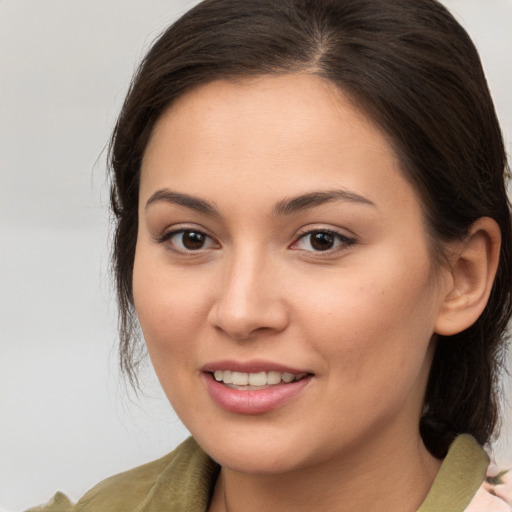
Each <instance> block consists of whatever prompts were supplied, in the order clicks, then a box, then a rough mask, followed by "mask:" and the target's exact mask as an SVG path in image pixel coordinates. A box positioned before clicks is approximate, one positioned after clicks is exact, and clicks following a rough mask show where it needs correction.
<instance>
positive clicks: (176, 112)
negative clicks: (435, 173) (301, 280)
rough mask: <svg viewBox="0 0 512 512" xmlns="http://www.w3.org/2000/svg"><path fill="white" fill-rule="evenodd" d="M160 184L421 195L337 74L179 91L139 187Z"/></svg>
mask: <svg viewBox="0 0 512 512" xmlns="http://www.w3.org/2000/svg"><path fill="white" fill-rule="evenodd" d="M398 185H400V186H398ZM164 186H165V187H169V188H172V189H173V190H176V189H178V191H180V188H183V187H184V188H189V189H192V190H193V192H194V193H195V194H203V195H204V196H205V197H211V196H212V195H213V194H216V193H225V191H226V188H227V189H229V190H231V191H232V192H233V194H236V193H238V191H240V190H243V189H244V188H245V189H246V188H247V187H251V190H252V192H253V194H252V195H251V197H255V196H257V195H258V194H259V195H261V193H262V192H265V194H266V195H269V196H271V195H276V197H274V199H275V200H279V199H280V198H279V197H277V194H278V193H279V194H281V196H282V195H283V194H285V192H286V191H287V189H289V193H287V194H285V195H294V194H296V193H305V192H308V191H309V190H311V189H321V190H325V189H326V188H340V187H344V188H349V189H359V190H358V192H362V191H364V193H365V195H368V194H369V195H370V196H371V195H374V194H377V195H378V194H381V192H382V191H383V189H386V190H388V191H389V192H390V194H388V196H389V197H388V198H387V200H388V202H389V201H392V202H394V203H395V206H396V207H400V201H404V200H405V199H407V198H408V199H409V200H410V201H411V200H412V201H413V202H416V195H415V193H414V191H413V190H412V188H411V187H410V186H408V185H407V184H406V183H405V182H404V178H403V176H402V172H401V169H400V163H399V161H398V159H397V157H396V155H395V153H394V151H393V149H392V147H391V145H390V144H389V142H388V140H387V137H386V135H385V134H384V133H383V132H382V131H381V130H380V129H379V128H378V127H377V126H376V125H375V124H374V123H373V122H372V121H371V120H369V119H368V118H367V116H365V115H364V114H363V113H361V112H360V111H359V110H357V109H356V108H355V107H354V105H353V104H352V103H351V102H350V101H349V99H348V98H347V97H346V96H345V95H344V94H343V93H342V91H340V90H339V89H338V88H337V87H336V86H335V85H334V84H332V83H331V82H329V81H327V80H324V79H322V78H319V77H316V76H312V75H306V74H289V75H279V76H263V77H258V78H251V79H244V80H239V81H236V82H235V81H227V80H222V81H221V80H219V81H215V82H211V83H209V84H206V85H202V86H200V87H198V88H195V89H193V90H191V91H189V92H187V93H186V94H184V95H183V96H181V97H180V98H179V99H178V100H177V101H176V102H175V103H174V104H173V105H172V106H171V107H170V108H169V109H168V110H167V111H166V112H164V114H163V115H162V116H161V118H160V119H159V121H158V122H157V124H156V126H155V129H154V131H153V133H152V136H151V138H150V141H149V143H148V146H147V149H146V153H145V155H144V160H143V166H142V180H141V194H142V195H146V196H147V195H148V194H150V193H152V192H154V190H155V189H157V188H159V187H164ZM398 190H400V191H401V192H402V193H403V195H404V197H403V198H401V199H400V200H397V199H399V198H398V197H397V191H398ZM183 191H185V192H188V190H183ZM356 191H357V190H356ZM381 195H382V194H381ZM242 196H243V195H238V196H236V197H239V198H241V197H242ZM212 199H214V200H215V198H213V197H212ZM369 199H370V200H372V201H373V199H372V197H369ZM374 202H375V201H374Z"/></svg>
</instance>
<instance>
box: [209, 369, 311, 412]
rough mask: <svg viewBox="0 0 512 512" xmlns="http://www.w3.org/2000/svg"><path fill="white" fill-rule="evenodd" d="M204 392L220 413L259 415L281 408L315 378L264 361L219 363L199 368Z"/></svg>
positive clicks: (302, 370)
mask: <svg viewBox="0 0 512 512" xmlns="http://www.w3.org/2000/svg"><path fill="white" fill-rule="evenodd" d="M202 374H203V377H204V379H205V380H204V382H205V385H206V389H207V390H208V393H209V395H210V397H211V398H212V400H213V401H214V402H215V403H216V404H217V405H218V406H219V407H221V408H222V409H224V410H226V411H228V412H230V413H236V414H262V413H266V412H269V411H272V410H274V409H278V408H281V407H284V406H285V405H286V404H288V403H290V402H292V401H293V400H295V399H296V398H297V397H298V396H299V395H301V394H302V393H304V392H305V390H306V389H307V388H309V384H311V382H312V381H313V377H314V374H313V373H310V372H308V371H305V370H304V369H300V370H299V369H294V368H291V367H287V366H282V365H280V364H275V363H272V362H265V361H251V362H244V363H243V362H235V361H219V362H216V363H212V364H209V365H207V366H205V367H203V368H202Z"/></svg>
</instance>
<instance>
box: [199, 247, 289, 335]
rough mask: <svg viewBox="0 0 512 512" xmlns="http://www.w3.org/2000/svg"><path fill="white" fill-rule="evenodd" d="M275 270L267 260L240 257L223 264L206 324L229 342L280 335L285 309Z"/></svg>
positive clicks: (285, 317)
mask: <svg viewBox="0 0 512 512" xmlns="http://www.w3.org/2000/svg"><path fill="white" fill-rule="evenodd" d="M277 274H278V269H277V268H276V265H275V264H273V262H272V261H271V258H267V260H266V261H263V259H262V258H257V257H255V256H254V255H245V256H242V255H240V256H239V257H236V258H235V257H234V258H233V259H232V261H231V262H229V263H226V267H225V268H224V272H223V273H222V277H221V283H220V285H219V287H218V289H217V290H216V293H215V300H214V303H213V305H212V307H211V309H210V312H209V316H208V319H209V322H210V324H211V325H213V326H214V327H215V328H216V329H218V330H220V331H222V332H223V333H224V334H226V335H227V336H229V337H230V338H232V339H237V340H245V339H250V338H253V337H255V336H257V335H264V334H267V335H270V334H275V333H277V332H281V331H283V330H284V329H285V328H286V326H287V325H288V309H287V304H286V300H285V294H284V293H283V292H284V290H283V286H282V282H280V280H279V278H278V275H277Z"/></svg>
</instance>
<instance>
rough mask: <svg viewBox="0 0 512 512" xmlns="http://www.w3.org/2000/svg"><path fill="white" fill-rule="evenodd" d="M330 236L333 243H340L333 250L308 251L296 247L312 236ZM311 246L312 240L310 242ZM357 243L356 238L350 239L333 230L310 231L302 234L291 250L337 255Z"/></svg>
mask: <svg viewBox="0 0 512 512" xmlns="http://www.w3.org/2000/svg"><path fill="white" fill-rule="evenodd" d="M315 234H317V235H328V236H329V237H332V239H333V243H336V242H338V244H337V245H335V246H334V247H332V248H328V249H326V250H323V251H322V250H317V251H315V250H307V249H301V248H298V247H297V248H296V247H295V246H297V244H298V243H299V242H300V241H302V240H305V239H306V238H307V237H311V236H312V235H315ZM309 243H310V244H311V240H310V242H309ZM355 243H356V239H355V238H351V237H348V236H346V235H344V234H342V233H340V232H338V231H335V230H332V229H321V228H319V229H310V230H308V231H306V232H304V233H302V234H301V235H300V236H299V237H298V238H297V240H296V241H295V242H293V244H292V245H291V248H292V249H295V250H303V251H304V252H310V253H313V254H315V255H319V256H321V255H323V254H325V255H330V254H333V253H337V252H339V251H343V250H346V249H348V248H349V247H350V246H352V245H353V244H355Z"/></svg>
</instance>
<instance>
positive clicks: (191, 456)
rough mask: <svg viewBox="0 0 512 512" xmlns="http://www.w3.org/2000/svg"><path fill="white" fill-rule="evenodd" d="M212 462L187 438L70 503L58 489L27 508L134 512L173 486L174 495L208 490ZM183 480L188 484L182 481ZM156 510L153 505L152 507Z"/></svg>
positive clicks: (37, 511)
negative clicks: (45, 502) (157, 456)
mask: <svg viewBox="0 0 512 512" xmlns="http://www.w3.org/2000/svg"><path fill="white" fill-rule="evenodd" d="M215 470H216V465H215V463H214V462H213V461H212V460H211V459H209V457H208V456H207V455H206V454H205V453H204V452H203V451H202V450H201V448H200V447H199V446H198V445H197V443H196V442H195V441H194V439H192V438H189V439H187V440H186V441H184V442H183V443H182V444H180V445H179V446H178V447H177V448H176V449H175V450H174V451H172V452H171V453H169V454H167V455H166V456H164V457H162V458H160V459H158V460H155V461H153V462H149V463H148V464H144V465H142V466H138V467H136V468H134V469H131V470H129V471H125V472H123V473H119V474H117V475H114V476H111V477H109V478H107V479H106V480H103V481H102V482H100V483H99V484H97V485H96V486H94V487H93V488H92V489H91V490H90V491H88V492H87V493H86V494H85V495H84V496H83V497H82V498H80V500H79V501H78V502H77V503H76V504H75V505H72V504H71V503H70V502H69V500H68V499H67V498H66V497H65V496H64V495H63V494H62V493H57V494H56V495H55V496H54V498H53V499H52V500H50V502H48V503H47V504H46V505H44V506H42V507H36V508H33V509H30V510H29V511H27V512H132V511H133V512H135V511H137V510H140V509H141V508H145V505H148V504H150V503H151V504H152V505H154V504H155V503H156V502H158V501H159V500H164V499H165V500H168V499H169V496H163V495H165V494H169V493H171V494H172V490H173V488H174V489H175V490H176V492H175V494H176V496H175V498H176V499H180V500H182V499H185V498H186V496H183V494H184V493H186V492H187V488H188V490H189V491H191V492H192V494H194V491H195V488H196V487H198V486H199V487H200V486H201V485H203V487H204V488H205V494H208V493H207V491H209V484H210V483H211V479H212V478H213V476H214V475H216V473H215ZM183 483H186V484H187V485H183ZM155 510H156V509H155Z"/></svg>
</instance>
